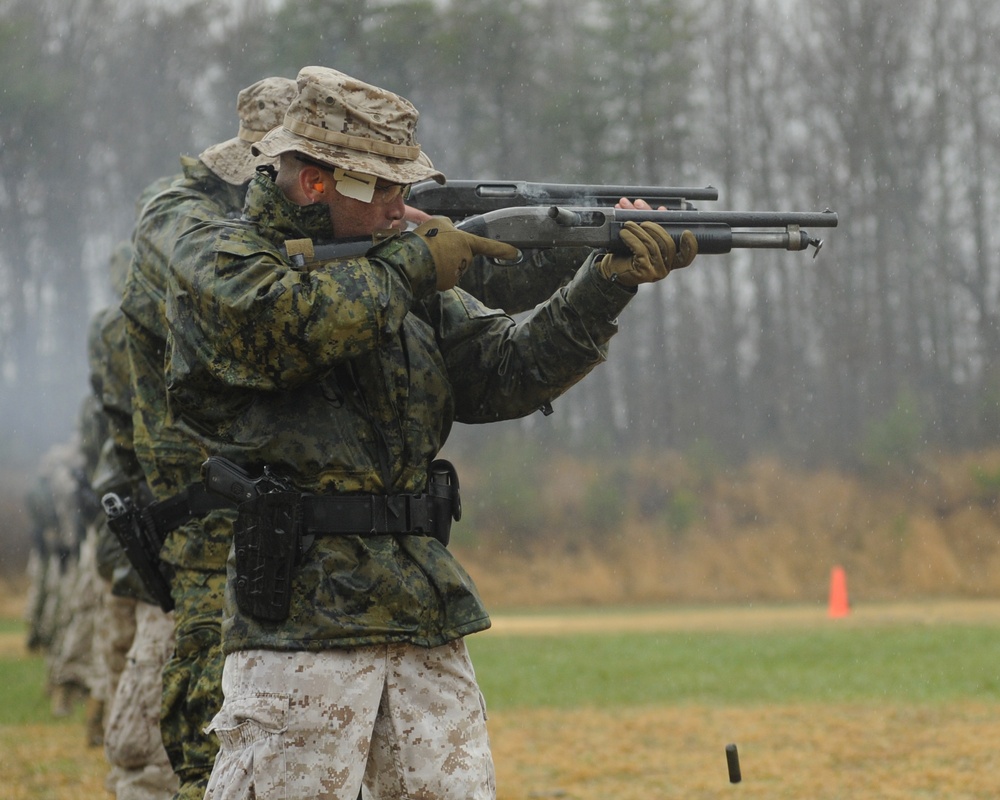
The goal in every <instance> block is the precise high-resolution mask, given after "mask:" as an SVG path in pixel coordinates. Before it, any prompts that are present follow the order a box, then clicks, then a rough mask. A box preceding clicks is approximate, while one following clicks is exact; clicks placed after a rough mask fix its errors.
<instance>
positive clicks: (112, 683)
mask: <svg viewBox="0 0 1000 800" xmlns="http://www.w3.org/2000/svg"><path fill="white" fill-rule="evenodd" d="M166 185H167V182H166V181H164V180H160V181H156V182H154V183H153V184H151V185H150V186H149V187H147V189H146V190H145V191H144V192H143V193H142V195H141V196H140V201H139V204H140V207H141V206H143V205H144V204H145V201H146V200H147V199H148V198H149V197H150V196H152V195H154V194H156V193H157V192H158V191H159V190H162V189H163V188H164V187H165V186H166ZM131 257H132V248H131V245H130V243H123V244H122V245H120V246H119V247H118V248H116V250H115V253H114V256H113V258H112V275H113V283H114V284H115V290H116V293H117V294H119V295H120V294H121V293H122V291H123V290H124V281H125V274H126V270H127V265H128V263H129V262H130V261H131ZM92 328H93V331H92V335H91V337H90V347H89V355H90V375H91V384H92V387H93V389H94V393H95V394H96V395H97V396H98V397H99V398H100V401H101V410H102V413H104V414H105V415H106V416H107V418H108V429H109V432H110V436H109V437H108V439H107V441H106V443H105V448H104V456H105V458H104V459H103V464H102V468H100V469H99V470H98V472H97V474H96V475H95V480H94V483H95V489H96V490H97V491H98V493H99V494H102V495H103V494H104V493H105V492H110V491H114V492H117V493H119V494H121V495H123V496H131V497H132V498H134V499H135V498H140V497H141V496H142V495H143V494H144V492H145V489H144V486H145V480H144V476H143V473H142V469H141V467H140V466H139V463H138V461H137V459H136V456H135V449H134V447H133V443H132V438H133V434H132V399H131V388H130V384H129V364H128V354H127V352H126V346H125V317H124V315H123V314H122V312H121V309H120V307H119V305H118V304H115V305H113V306H111V307H109V308H108V309H106V310H105V311H103V312H101V313H99V314H98V315H97V316H96V317H95V319H94V323H93V325H92ZM97 549H98V554H99V558H98V568H99V572H100V574H101V577H102V578H103V579H104V584H103V585H104V590H105V592H104V608H105V613H104V614H103V616H102V621H103V633H102V635H98V637H97V643H96V644H98V646H99V649H100V650H101V652H102V654H103V655H104V665H105V673H106V678H105V682H106V687H105V691H104V699H105V702H106V704H107V726H106V730H105V734H104V753H105V756H106V758H107V760H108V763H109V764H110V766H111V770H110V772H109V774H108V776H107V779H106V781H105V783H106V785H107V787H108V789H109V790H110V791H111V792H113V793H114V794H115V796H116V797H117V798H118V800H169V798H170V797H172V796H173V794H174V792H175V791H176V789H177V779H176V776H175V775H174V774H173V771H172V769H171V767H170V761H169V759H168V758H167V754H166V751H165V750H164V748H163V742H162V739H161V737H160V727H159V716H160V695H161V692H162V681H161V678H160V672H161V670H162V668H163V664H164V663H165V661H166V659H167V657H168V656H169V653H170V651H171V650H172V649H173V616H172V615H171V614H167V613H165V612H163V611H162V610H161V609H160V608H159V606H158V605H155V604H153V603H152V601H151V598H149V596H148V594H147V593H146V592H145V591H144V590H143V587H142V585H141V581H140V580H139V579H138V577H137V576H136V575H135V573H134V570H132V569H131V567H130V565H129V564H128V561H127V559H126V558H125V556H124V552H123V551H122V549H121V546H120V545H119V544H118V541H117V538H116V537H115V536H114V535H113V534H112V533H111V532H110V529H109V528H108V526H107V523H106V520H105V523H104V525H102V526H101V528H100V529H99V535H98V548H97ZM99 630H100V628H99ZM129 632H131V633H132V636H131V637H129V636H128V633H129ZM102 642H103V647H100V644H101V643H102ZM123 646H124V651H123V650H121V648H122V647H123Z"/></svg>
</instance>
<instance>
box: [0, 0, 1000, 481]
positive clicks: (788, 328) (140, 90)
mask: <svg viewBox="0 0 1000 800" xmlns="http://www.w3.org/2000/svg"><path fill="white" fill-rule="evenodd" d="M998 32H1000V4H997V3H994V2H988V0H840V2H836V3H830V2H821V1H820V0H796V2H790V1H789V0H698V1H697V2H696V1H695V0H629V2H625V1H624V0H621V2H618V1H616V0H582V1H581V0H504V1H503V2H498V1H497V0H462V2H457V0H454V1H453V2H447V1H446V0H440V1H439V2H433V1H432V0H398V1H395V2H394V1H393V0H339V1H338V0H296V1H295V2H292V1H291V0H271V1H270V2H266V1H265V0H244V1H243V2H239V1H238V0H232V2H224V1H223V0H200V1H199V2H170V3H166V2H159V0H130V1H129V0H0V74H2V75H3V79H2V82H0V308H2V311H0V415H2V419H3V436H2V437H0V458H2V459H5V460H6V461H7V462H8V463H14V464H27V465H31V464H33V463H34V462H35V461H36V460H37V457H38V455H39V454H40V453H41V452H42V451H43V450H44V449H45V447H46V446H47V445H48V444H50V443H51V442H53V441H56V440H58V439H59V438H61V437H63V436H65V435H66V434H67V433H68V432H69V431H70V430H71V429H72V427H73V426H74V424H75V417H76V415H77V413H78V409H79V407H80V402H81V400H82V398H83V396H84V395H85V393H86V392H87V391H88V388H87V376H86V359H85V342H84V337H85V330H86V326H87V322H88V319H89V317H90V316H91V315H92V314H93V313H94V312H95V311H96V310H97V309H99V308H100V307H102V306H103V305H106V304H107V303H108V302H110V299H111V291H110V285H109V282H108V279H107V272H108V270H107V264H108V257H109V254H110V252H111V249H112V247H113V246H114V245H115V243H116V242H118V241H119V240H121V239H123V238H125V237H127V236H128V235H129V231H130V228H131V224H132V220H133V217H134V214H135V201H136V198H137V197H138V195H139V192H140V191H141V189H142V188H143V187H144V186H146V185H147V184H148V183H150V182H151V181H152V180H153V179H155V178H158V177H160V176H162V175H167V174H172V173H174V172H176V171H177V158H178V156H179V155H180V154H192V155H196V154H197V153H199V152H200V151H201V150H202V149H204V148H205V147H206V146H208V145H209V144H212V143H215V142H217V141H221V140H222V139H225V138H229V137H231V136H233V135H235V133H236V117H235V107H236V94H237V92H238V91H239V90H240V89H241V88H243V87H244V86H247V85H249V84H250V83H252V82H254V81H256V80H257V79H259V78H261V77H264V76H266V75H269V74H276V75H285V76H288V77H294V76H295V74H296V73H297V71H298V69H299V68H300V67H301V66H304V65H307V64H322V65H326V66H333V67H336V68H338V69H341V70H343V71H345V72H348V73H351V74H354V75H356V76H358V77H361V78H363V79H365V80H367V81H369V82H372V83H377V84H380V85H383V86H386V87H388V88H391V89H393V90H395V91H397V92H399V93H400V94H403V95H404V96H406V97H408V98H409V99H411V100H413V102H414V103H415V104H416V105H417V107H418V108H419V109H421V112H422V116H421V123H420V127H419V129H418V135H419V139H420V141H421V143H422V144H423V146H424V148H425V150H426V151H427V152H428V153H429V154H430V155H431V157H432V158H433V160H434V161H435V164H436V165H437V166H439V167H440V168H442V169H443V170H444V172H445V173H446V174H447V175H448V176H449V177H451V178H474V177H480V178H509V179H519V180H548V181H556V182H565V183H579V182H603V183H631V184H641V185H649V184H667V185H687V186H705V185H709V184H711V185H713V186H715V187H717V188H718V189H719V200H718V201H717V202H715V203H711V204H703V206H702V207H708V206H710V207H712V208H718V209H733V210H775V211H788V210H811V211H821V210H823V209H825V208H827V207H830V208H833V209H834V210H836V211H837V212H838V213H839V215H840V226H839V227H838V228H837V229H836V230H833V231H828V232H825V233H826V239H827V243H826V245H825V246H824V248H823V249H822V251H821V252H820V254H819V257H818V258H817V259H815V260H813V259H812V258H810V257H809V256H808V255H806V254H802V253H785V252H777V253H775V252H771V251H751V252H748V251H741V252H739V253H735V254H732V255H727V256H705V257H703V258H701V259H699V260H698V261H696V262H695V265H694V266H693V267H692V268H691V269H689V270H687V271H685V272H682V273H678V274H675V275H672V276H671V277H670V279H669V280H667V281H664V282H663V283H662V284H658V285H656V286H655V287H643V288H644V289H647V291H643V292H641V293H640V295H641V296H640V297H639V298H638V299H637V300H636V301H635V302H634V303H633V304H632V305H631V307H629V308H628V309H627V311H626V313H625V314H624V315H623V317H622V320H621V323H622V331H621V333H620V335H619V336H618V337H616V339H615V340H614V342H613V343H612V349H611V357H610V359H609V362H608V363H607V364H606V365H604V366H603V367H602V368H601V369H599V370H598V371H597V373H595V375H593V376H592V377H591V378H589V379H588V380H587V381H584V382H583V384H581V385H580V386H579V387H576V388H575V389H574V390H573V391H571V392H570V393H569V394H568V395H567V396H566V397H564V398H562V399H561V400H560V401H559V402H558V403H557V404H556V413H555V414H553V415H551V416H549V417H545V418H542V417H541V415H535V417H533V418H532V419H530V420H528V421H525V422H523V423H518V424H508V425H505V426H503V430H504V431H505V435H509V436H512V437H515V438H516V437H518V436H522V437H531V439H532V440H533V441H535V442H541V443H542V445H543V446H544V447H546V448H562V447H566V448H573V447H586V448H587V449H588V450H590V451H591V452H593V451H594V450H595V449H596V450H598V451H599V450H600V449H601V448H614V449H615V451H616V452H623V451H625V452H627V451H629V450H630V449H640V448H653V449H654V450H656V451H663V450H667V449H671V450H678V451H691V450H692V449H696V448H707V449H710V450H711V451H712V452H714V453H717V454H720V455H721V456H723V457H725V458H726V459H729V460H732V461H740V460H743V459H746V458H748V457H750V456H754V455H758V454H760V453H766V454H769V455H773V456H777V457H780V458H782V459H784V460H787V461H790V462H792V463H800V464H804V465H820V464H836V465H839V466H842V467H855V466H864V465H866V464H871V463H879V462H884V461H892V460H901V461H904V462H905V460H906V459H907V458H909V457H912V456H913V455H914V454H915V453H917V452H920V451H926V450H928V449H940V450H962V449H968V448H981V447H986V446H990V445H991V444H992V443H993V442H995V441H996V440H997V438H998V437H1000V406H998V401H1000V371H998V367H997V354H998V349H1000V328H998V324H997V323H998V313H1000V298H998V292H1000V263H998V261H1000V250H998V247H997V244H996V240H997V233H996V231H995V230H994V228H995V227H996V221H997V219H1000V215H998V214H997V202H998V201H997V198H998V196H1000V195H998V192H997V185H998V182H1000V94H998V92H997V90H996V76H997V75H998V74H1000V47H998V46H997V44H998ZM492 427H494V428H495V427H496V426H492ZM483 435H490V436H495V435H497V434H496V433H494V432H492V431H491V432H489V433H486V432H483V433H479V432H473V431H469V430H459V431H457V432H456V434H455V437H456V439H457V441H458V445H456V446H461V443H462V442H464V441H474V439H475V437H476V436H483ZM463 437H464V438H463Z"/></svg>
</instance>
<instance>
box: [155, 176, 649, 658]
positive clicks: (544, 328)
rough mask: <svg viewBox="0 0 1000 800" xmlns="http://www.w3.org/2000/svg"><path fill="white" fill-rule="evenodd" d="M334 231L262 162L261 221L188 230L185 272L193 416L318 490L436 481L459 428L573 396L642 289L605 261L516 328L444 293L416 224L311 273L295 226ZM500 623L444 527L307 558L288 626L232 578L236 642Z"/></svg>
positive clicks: (188, 418) (320, 233) (183, 381)
mask: <svg viewBox="0 0 1000 800" xmlns="http://www.w3.org/2000/svg"><path fill="white" fill-rule="evenodd" d="M331 233H332V232H331V231H330V223H329V212H328V210H327V208H326V207H325V206H323V205H313V206H305V207H300V206H296V205H294V204H293V203H291V202H289V201H288V200H287V199H286V198H285V197H284V196H283V194H282V193H281V192H280V190H278V189H277V188H276V187H275V186H274V184H273V183H272V182H271V181H270V180H269V179H268V178H266V177H265V176H258V177H257V178H255V179H254V180H253V181H251V183H250V188H249V190H248V193H247V200H246V206H245V208H244V218H243V220H241V221H233V222H222V221H220V222H214V223H205V224H201V225H197V226H195V227H194V228H192V229H190V230H189V231H188V232H187V233H186V234H184V235H183V236H182V237H181V238H180V239H179V241H178V246H177V250H176V251H175V257H174V259H173V260H172V262H171V268H170V287H169V291H168V298H167V316H168V320H169V323H170V331H171V334H170V339H169V341H168V354H167V386H168V392H169V398H170V403H171V407H172V410H173V413H174V415H175V416H174V422H175V424H177V425H178V427H179V428H182V429H183V430H184V431H185V432H186V433H187V434H188V435H190V436H191V437H192V438H193V439H195V440H197V441H198V442H199V444H200V446H201V447H203V448H204V450H205V451H206V452H207V453H213V454H217V455H221V456H225V457H227V458H230V459H232V460H233V461H235V462H237V463H239V464H242V465H243V466H244V467H247V468H248V469H250V470H251V471H254V470H257V469H260V468H261V467H262V466H263V465H267V466H269V467H270V468H271V469H272V470H274V471H275V472H276V473H277V474H279V475H281V476H283V477H285V478H287V479H289V480H291V481H292V482H293V483H294V485H295V486H296V487H297V488H298V489H299V490H301V491H304V492H313V493H325V492H333V493H371V494H386V493H388V494H396V493H418V492H423V491H425V489H426V487H427V479H428V467H429V464H430V462H431V460H432V459H434V458H435V457H436V456H437V454H438V451H439V450H440V448H441V446H442V445H443V443H444V442H445V440H446V438H447V436H448V433H449V431H450V429H451V427H452V423H453V422H455V421H459V422H465V423H484V422H492V421H495V420H502V419H511V418H516V417H521V416H524V415H526V414H529V413H531V412H532V411H534V410H536V409H538V408H539V407H540V406H542V405H543V404H545V403H547V402H549V401H550V400H552V399H553V398H555V397H557V396H558V395H559V394H561V393H562V392H564V391H565V390H566V389H568V388H569V387H570V386H571V385H573V384H574V383H576V382H577V381H578V380H580V379H581V378H582V377H583V376H584V375H586V374H587V373H588V372H589V371H590V370H591V369H592V368H593V367H594V366H596V365H597V364H599V363H600V362H602V361H603V360H604V359H605V357H606V347H607V342H608V340H609V339H610V337H611V336H612V335H613V334H614V333H615V332H616V330H617V321H616V320H617V316H618V314H619V312H620V311H621V310H622V309H623V308H624V307H625V305H626V304H627V302H628V301H629V299H630V298H631V297H632V296H633V293H632V292H630V291H628V290H624V289H622V288H620V287H618V286H617V285H615V284H613V283H611V282H609V281H607V280H605V279H604V278H602V277H601V276H600V274H599V273H598V272H597V270H596V268H594V267H593V264H592V259H591V260H588V261H587V262H585V263H584V265H583V266H582V267H581V269H580V270H579V271H578V272H577V274H576V276H575V277H574V278H573V279H572V280H571V281H570V282H569V283H568V284H567V285H566V286H565V287H564V288H563V289H560V290H559V291H558V292H557V293H556V294H555V295H553V297H552V298H551V299H550V300H549V301H548V302H547V303H546V304H545V305H544V306H543V307H541V308H539V309H538V310H536V311H535V312H533V313H532V314H530V315H529V316H528V318H527V319H526V320H525V321H523V322H521V323H515V322H514V320H512V319H511V318H510V317H509V316H507V315H506V314H504V313H503V312H500V311H495V310H492V309H489V308H487V307H486V306H484V305H483V304H482V303H480V302H479V301H477V300H476V299H475V298H473V297H472V296H471V295H469V294H467V293H466V292H464V291H462V290H460V289H456V290H452V291H448V292H438V291H436V289H435V280H436V279H435V272H434V266H433V263H432V261H431V259H430V257H429V253H428V251H427V248H426V245H425V244H424V242H423V240H421V239H420V237H418V236H416V235H415V234H412V233H405V234H402V235H400V236H397V237H394V238H392V239H390V240H388V241H386V242H384V243H382V244H380V245H379V246H378V247H376V248H373V249H372V251H370V253H369V255H368V257H367V258H358V259H350V260H345V261H339V262H334V263H330V264H326V265H323V266H319V267H317V268H315V269H311V270H296V269H294V268H293V267H292V266H291V264H290V263H289V262H288V260H287V259H286V258H285V257H284V256H283V251H282V249H281V246H282V244H283V242H284V241H285V240H287V239H299V238H306V237H310V238H314V239H317V240H322V239H328V238H330V236H331ZM404 268H405V269H404ZM404 274H405V275H407V276H409V278H407V277H404ZM231 561H232V559H231ZM229 577H230V584H232V582H233V566H232V563H230V571H229ZM230 590H231V586H230ZM488 626H489V618H488V616H487V614H486V611H485V609H484V608H483V606H482V603H481V601H480V599H479V597H478V594H477V592H476V590H475V587H474V585H473V583H472V581H471V580H470V578H469V576H468V575H467V574H466V573H465V571H464V570H463V569H462V567H461V566H460V565H459V564H458V562H457V561H456V560H455V559H454V557H453V556H452V555H451V554H450V553H449V552H448V551H447V550H446V549H445V548H444V547H443V546H442V545H441V544H440V542H438V541H437V540H436V539H432V538H429V537H423V536H406V535H402V536H389V535H386V536H366V537H360V536H349V535H339V536H320V537H317V538H316V540H315V541H314V542H313V544H312V545H311V547H310V548H309V550H308V551H307V552H306V553H305V556H304V559H303V563H302V564H300V566H299V568H298V571H297V573H296V576H295V581H294V585H293V594H292V609H291V615H290V617H289V619H288V620H287V621H286V622H285V623H283V624H261V623H259V622H257V621H255V620H253V619H250V618H248V617H246V616H245V615H242V614H240V613H239V611H238V610H237V609H236V606H235V603H234V602H233V600H232V596H231V591H230V594H229V596H228V597H227V603H226V612H225V616H224V622H223V632H224V647H225V649H226V651H227V652H232V651H234V650H240V649H247V648H257V647H262V648H272V649H312V650H321V649H327V648H332V647H342V646H353V645H361V644H371V643H379V642H391V641H407V642H412V643H415V644H418V645H426V646H435V645H439V644H442V643H444V642H446V641H449V640H451V639H454V638H456V637H459V636H462V635H465V634H467V633H471V632H473V631H477V630H482V629H484V628H486V627H488Z"/></svg>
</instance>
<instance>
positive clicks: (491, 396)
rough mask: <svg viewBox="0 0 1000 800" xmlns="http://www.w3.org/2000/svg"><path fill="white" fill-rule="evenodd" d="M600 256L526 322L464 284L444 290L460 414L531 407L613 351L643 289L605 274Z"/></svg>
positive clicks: (441, 309) (444, 325) (444, 329)
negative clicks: (622, 316) (625, 315)
mask: <svg viewBox="0 0 1000 800" xmlns="http://www.w3.org/2000/svg"><path fill="white" fill-rule="evenodd" d="M593 261H594V256H591V257H590V258H588V259H587V260H586V261H585V262H584V264H583V266H581V268H580V269H579V270H578V271H577V273H576V275H575V276H574V277H573V279H572V280H571V281H570V282H569V283H568V284H566V285H565V286H564V287H562V288H561V289H559V290H557V291H556V292H555V293H554V294H553V295H552V297H550V298H549V300H547V301H546V302H544V303H542V304H541V305H539V306H537V307H536V308H535V309H534V310H533V311H532V312H531V313H530V314H528V315H527V316H526V317H525V319H523V320H522V321H520V322H515V321H514V320H513V319H511V318H510V317H508V316H506V315H504V314H502V313H501V312H497V311H494V310H491V309H488V308H485V307H484V306H483V305H482V304H481V303H479V302H478V301H477V300H476V299H475V298H473V297H472V296H470V295H468V294H467V293H465V292H463V291H461V290H460V289H459V290H453V291H451V292H446V293H442V294H441V295H440V301H439V306H438V308H437V309H436V317H437V323H436V324H437V333H438V339H439V342H440V345H441V349H442V352H443V353H444V357H445V361H446V364H447V368H448V375H449V379H450V381H451V384H452V388H453V390H454V394H455V404H456V409H455V418H456V419H457V420H458V421H459V422H465V423H481V422H492V421H495V420H499V419H513V418H517V417H521V416H525V415H526V414H530V413H532V412H533V411H536V410H537V409H538V408H539V407H541V406H542V405H544V404H545V403H547V402H550V401H552V400H554V399H555V398H556V397H558V396H559V395H561V394H562V393H564V392H565V391H566V390H567V389H569V388H570V387H571V386H572V385H573V384H575V383H576V382H577V381H579V380H581V379H582V378H583V377H584V376H585V375H587V374H588V373H589V372H590V371H591V370H592V369H593V368H594V367H596V366H597V365H598V364H600V363H601V362H602V361H604V360H605V359H606V358H607V352H608V343H609V340H610V339H611V337H612V336H613V335H614V334H615V333H616V332H617V330H618V320H617V317H618V314H619V313H620V312H621V311H622V310H623V309H624V308H625V306H626V305H627V304H628V302H629V300H631V298H632V297H634V296H635V293H634V292H633V291H630V290H628V289H623V288H622V287H620V286H617V285H616V284H613V283H611V282H610V281H607V280H606V279H605V278H603V277H602V276H601V275H600V273H598V272H597V270H596V268H595V267H594V266H593Z"/></svg>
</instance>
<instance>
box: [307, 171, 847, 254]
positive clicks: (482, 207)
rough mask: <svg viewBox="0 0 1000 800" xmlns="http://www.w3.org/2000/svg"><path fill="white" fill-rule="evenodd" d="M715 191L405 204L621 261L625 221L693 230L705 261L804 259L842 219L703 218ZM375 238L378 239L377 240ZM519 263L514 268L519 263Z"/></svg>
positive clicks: (445, 198)
mask: <svg viewBox="0 0 1000 800" xmlns="http://www.w3.org/2000/svg"><path fill="white" fill-rule="evenodd" d="M623 197H641V198H643V199H644V200H646V201H647V202H648V203H649V204H650V205H651V206H654V207H657V206H659V207H664V208H665V209H666V210H663V211H652V210H639V209H624V208H614V205H615V204H616V203H617V202H618V201H619V200H620V199H621V198H623ZM717 198H718V191H717V190H716V189H715V188H714V187H711V186H707V187H705V188H701V189H699V188H693V187H664V186H601V185H590V184H550V183H527V182H524V181H507V182H504V181H495V182H489V181H449V182H448V183H447V184H445V185H443V186H442V185H439V184H437V183H435V182H434V181H429V182H424V183H420V184H416V185H415V186H413V187H412V188H411V192H410V195H409V198H408V200H407V202H408V203H409V204H410V205H412V206H414V207H416V208H419V209H420V210H422V211H425V212H427V213H429V214H432V215H442V216H448V217H450V218H452V219H459V220H461V222H459V223H458V225H457V227H458V229H459V230H462V231H465V232H467V233H471V234H475V235H477V236H482V237H484V238H487V239H493V240H495V241H500V242H505V243H507V244H511V245H513V246H515V247H517V248H518V249H520V250H524V249H544V248H552V247H589V248H594V249H605V250H608V251H610V252H612V253H624V252H625V251H626V249H627V248H626V247H625V245H624V244H622V242H621V238H620V232H621V229H622V227H624V225H625V223H626V222H628V221H635V222H644V221H648V222H654V223H656V224H657V225H659V226H661V227H662V228H664V229H665V230H666V231H667V232H668V233H669V234H670V235H671V236H673V237H674V238H677V237H678V236H680V234H681V233H682V232H683V231H685V230H690V231H691V232H692V233H693V234H694V235H695V238H696V239H697V241H698V253H699V254H701V255H712V254H715V255H719V254H724V253H729V252H731V251H732V250H734V249H744V248H752V249H775V250H789V251H799V250H807V249H809V248H810V247H812V248H814V251H813V255H814V256H815V255H816V254H818V253H819V250H820V248H821V247H822V246H823V240H822V239H820V238H818V237H816V236H813V235H811V234H810V233H809V232H808V230H806V226H808V227H810V228H835V227H836V226H837V223H838V217H837V214H836V213H835V212H833V211H830V210H826V211H822V212H802V211H793V212H772V211H764V212H742V211H699V210H698V209H697V208H695V206H694V205H693V204H692V202H691V201H692V200H715V199H717ZM376 238H378V234H376ZM372 244H373V239H371V238H369V237H363V238H360V239H355V240H341V241H338V242H337V243H336V244H317V245H313V244H312V243H309V242H303V241H294V243H289V249H288V254H289V256H290V257H292V258H293V259H295V260H297V261H298V263H299V264H306V263H310V264H311V263H321V262H324V261H331V260H334V259H338V258H350V257H357V256H361V255H364V253H365V252H367V250H368V249H369V248H370V247H371V246H372ZM514 263H517V262H514Z"/></svg>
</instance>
